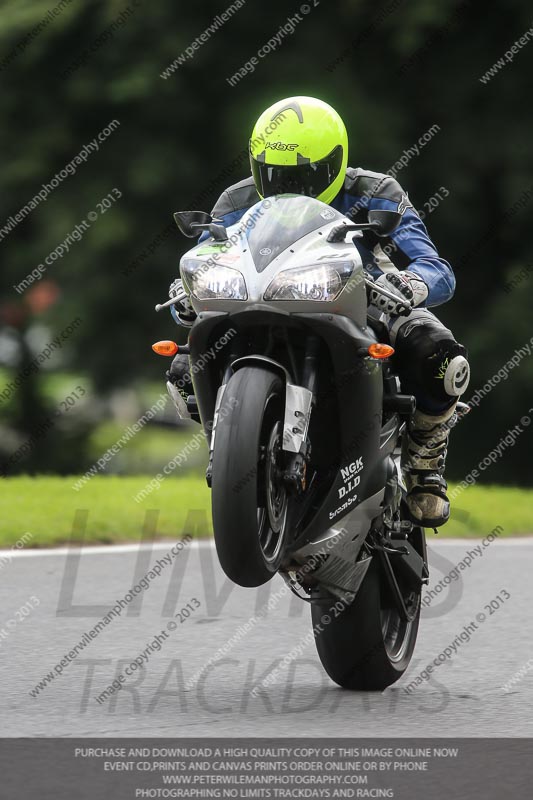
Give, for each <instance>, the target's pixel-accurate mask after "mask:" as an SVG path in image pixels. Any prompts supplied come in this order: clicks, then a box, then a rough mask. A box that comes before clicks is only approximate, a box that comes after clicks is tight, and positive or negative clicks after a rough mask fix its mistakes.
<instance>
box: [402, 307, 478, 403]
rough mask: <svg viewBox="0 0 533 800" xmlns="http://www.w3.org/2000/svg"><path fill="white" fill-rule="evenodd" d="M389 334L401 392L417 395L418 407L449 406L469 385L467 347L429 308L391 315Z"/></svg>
mask: <svg viewBox="0 0 533 800" xmlns="http://www.w3.org/2000/svg"><path fill="white" fill-rule="evenodd" d="M389 336H390V340H391V344H392V345H393V346H394V348H395V354H394V357H393V363H394V365H395V369H396V371H397V373H398V376H399V378H400V383H401V385H402V391H403V392H405V393H406V394H412V395H414V396H415V398H416V403H417V408H419V409H420V410H421V411H425V412H426V413H428V414H435V415H437V414H439V413H442V412H443V411H445V410H446V409H447V408H450V406H451V405H453V403H454V402H455V401H456V400H457V397H458V396H460V395H461V394H462V393H463V392H464V391H465V389H466V388H467V386H468V379H469V368H468V363H467V362H466V361H465V360H464V359H466V358H467V351H466V348H465V347H463V345H462V344H459V343H458V342H457V341H456V340H455V338H454V336H453V334H452V332H451V331H450V330H448V328H446V327H445V326H444V325H443V324H442V322H440V320H438V319H437V317H436V316H435V315H434V314H432V313H431V311H428V309H427V308H415V309H414V310H413V311H411V313H410V314H409V316H407V317H394V318H391V321H390V324H389ZM458 356H461V357H462V358H457V357H458ZM454 359H455V360H454Z"/></svg>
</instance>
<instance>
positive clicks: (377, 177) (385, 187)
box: [344, 167, 405, 203]
mask: <svg viewBox="0 0 533 800" xmlns="http://www.w3.org/2000/svg"><path fill="white" fill-rule="evenodd" d="M344 191H345V192H347V193H348V194H350V195H353V196H355V197H379V198H381V199H383V200H392V202H393V203H400V202H401V200H402V198H404V199H405V192H404V190H403V189H402V187H401V186H400V184H399V183H398V181H397V180H395V179H394V178H391V176H390V175H387V174H386V173H383V172H371V171H370V170H368V169H362V168H361V167H357V168H356V169H354V168H353V167H348V168H347V170H346V179H345V181H344Z"/></svg>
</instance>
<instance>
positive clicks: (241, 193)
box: [212, 175, 261, 217]
mask: <svg viewBox="0 0 533 800" xmlns="http://www.w3.org/2000/svg"><path fill="white" fill-rule="evenodd" d="M260 199H261V198H260V197H259V195H258V193H257V189H256V188H255V183H254V179H253V177H252V176H251V175H250V177H249V178H245V179H244V180H243V181H239V183H234V184H233V186H230V187H229V188H228V189H226V191H225V192H222V194H221V195H220V197H219V198H218V200H217V202H216V204H215V207H214V208H213V211H212V214H213V216H214V217H225V216H226V214H231V213H232V212H234V211H242V210H243V209H247V208H250V207H251V206H253V205H254V204H255V203H258V202H259V200H260Z"/></svg>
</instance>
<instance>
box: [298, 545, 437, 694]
mask: <svg viewBox="0 0 533 800" xmlns="http://www.w3.org/2000/svg"><path fill="white" fill-rule="evenodd" d="M384 580H385V577H384V575H383V572H382V569H381V566H380V564H379V561H378V560H377V558H376V556H374V557H373V558H372V563H371V564H370V566H369V568H368V571H367V573H366V575H365V578H364V580H363V583H362V585H361V588H360V589H359V592H358V593H357V595H356V597H355V600H354V601H353V603H351V605H349V606H346V607H345V608H344V609H343V610H342V611H340V612H339V611H337V612H336V611H335V603H336V602H338V599H337V598H335V597H333V596H331V595H329V597H328V601H327V603H324V604H317V603H314V604H313V606H312V607H311V616H312V620H313V627H314V628H315V631H316V636H315V642H316V647H317V651H318V655H319V657H320V661H321V662H322V665H323V667H324V669H325V670H326V672H327V673H328V675H329V676H330V678H331V679H332V680H333V681H335V683H337V684H338V685H339V686H342V687H343V688H344V689H352V690H362V691H365V690H366V691H368V690H377V691H382V690H383V689H386V688H387V686H390V685H391V684H392V683H395V681H397V680H398V679H399V678H401V676H402V675H403V673H404V672H405V670H406V669H407V667H408V666H409V662H410V660H411V656H412V654H413V650H414V647H415V644H416V637H417V633H418V623H419V620H420V593H421V592H420V591H418V592H412V593H411V595H412V596H411V611H412V620H411V621H410V622H404V621H403V620H402V619H401V617H400V615H399V613H398V611H397V609H396V608H395V606H394V603H393V601H392V600H391V598H390V597H389V596H388V592H387V590H386V587H385V584H384ZM321 596H322V597H324V590H321ZM336 613H337V616H335V614H336ZM324 615H326V620H327V619H328V618H329V619H330V620H331V621H330V622H329V623H328V624H324V623H323V620H324ZM317 625H321V627H322V630H320V628H318V630H317V628H316V627H315V626H317Z"/></svg>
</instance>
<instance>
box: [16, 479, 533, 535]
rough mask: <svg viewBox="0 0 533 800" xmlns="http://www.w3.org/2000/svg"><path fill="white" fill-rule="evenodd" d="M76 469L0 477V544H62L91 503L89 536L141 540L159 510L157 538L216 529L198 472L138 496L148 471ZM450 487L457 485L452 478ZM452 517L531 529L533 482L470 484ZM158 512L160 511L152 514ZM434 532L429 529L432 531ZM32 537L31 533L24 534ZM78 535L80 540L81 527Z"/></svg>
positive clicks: (485, 528) (471, 529)
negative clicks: (80, 482)
mask: <svg viewBox="0 0 533 800" xmlns="http://www.w3.org/2000/svg"><path fill="white" fill-rule="evenodd" d="M76 479H77V476H72V477H66V478H60V477H45V476H43V477H37V478H30V477H16V478H6V479H5V480H3V481H2V483H1V484H0V501H1V508H2V513H1V517H0V547H10V546H11V545H13V544H15V542H17V541H18V540H19V539H20V538H21V537H22V536H23V535H24V534H25V533H27V532H29V533H30V534H31V537H32V538H31V540H29V541H28V543H27V545H26V546H28V547H46V546H51V545H57V544H64V543H65V542H68V541H69V540H70V539H71V538H72V531H73V522H74V518H75V515H76V511H77V510H80V509H81V510H86V511H87V512H88V513H87V523H86V526H85V536H84V541H85V542H86V543H99V542H100V543H102V542H103V543H111V542H126V541H136V540H139V539H140V538H141V536H142V531H143V527H144V526H145V525H146V523H147V516H146V514H147V511H152V510H155V512H156V513H157V520H156V522H155V530H156V533H157V537H158V538H163V537H170V538H174V539H175V538H177V537H179V536H182V535H183V534H184V533H191V534H192V535H193V536H211V535H212V528H211V519H210V493H209V490H208V488H207V486H206V485H205V480H204V478H203V477H202V476H199V475H197V474H189V475H186V476H184V477H180V478H174V477H170V478H169V479H168V480H165V481H164V482H163V483H162V484H161V486H160V488H159V489H157V490H156V491H154V492H152V493H151V494H150V495H148V497H146V498H145V499H144V500H143V501H141V502H140V503H136V502H135V501H134V499H133V498H134V496H135V495H136V494H137V493H138V492H140V491H141V489H143V488H144V487H145V486H146V484H147V483H148V482H149V481H150V480H151V477H150V476H135V477H104V476H96V477H94V478H93V479H92V480H90V481H89V482H88V483H87V484H86V485H85V486H84V487H83V488H82V489H81V490H80V491H78V492H76V491H74V490H73V489H72V485H73V483H74V482H75V481H76ZM450 489H453V486H450ZM452 508H453V510H452V519H451V520H450V522H449V523H448V524H447V525H446V526H445V527H444V528H442V529H441V530H440V532H439V535H440V536H446V537H463V538H466V537H469V536H479V537H483V536H486V535H487V534H488V533H489V532H490V531H492V530H494V528H496V527H497V526H501V527H502V528H503V531H501V532H500V537H504V536H522V535H529V534H533V490H526V489H514V488H507V487H501V486H472V487H469V488H468V489H466V490H465V491H464V492H462V494H460V495H459V496H458V497H457V499H456V500H455V501H454V503H453V504H452ZM153 517H154V518H155V514H154V515H153ZM430 537H433V533H432V532H431V531H428V539H429V538H430ZM26 538H27V537H26ZM74 538H75V540H76V541H80V540H81V535H80V534H79V533H78V534H77V535H76V536H75V537H74Z"/></svg>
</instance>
